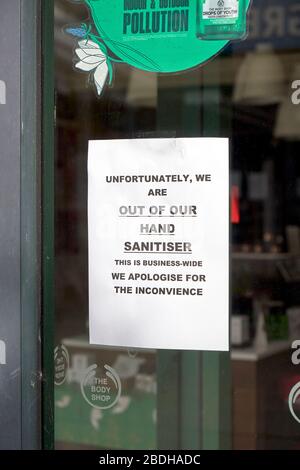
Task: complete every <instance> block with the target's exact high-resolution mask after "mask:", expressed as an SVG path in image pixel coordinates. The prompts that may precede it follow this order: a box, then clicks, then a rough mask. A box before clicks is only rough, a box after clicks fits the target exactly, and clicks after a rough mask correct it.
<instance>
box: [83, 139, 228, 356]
mask: <svg viewBox="0 0 300 470" xmlns="http://www.w3.org/2000/svg"><path fill="white" fill-rule="evenodd" d="M88 175H89V194H88V204H89V210H88V217H89V310H90V342H91V343H92V344H101V345H111V346H121V347H133V348H155V349H191V350H219V351H224V350H228V342H229V325H228V324H229V319H228V306H229V297H228V294H229V287H228V286H229V275H228V274H229V245H228V243H229V151H228V140H227V139H204V138H203V139H200V138H195V139H138V140H113V141H92V142H90V144H89V158H88Z"/></svg>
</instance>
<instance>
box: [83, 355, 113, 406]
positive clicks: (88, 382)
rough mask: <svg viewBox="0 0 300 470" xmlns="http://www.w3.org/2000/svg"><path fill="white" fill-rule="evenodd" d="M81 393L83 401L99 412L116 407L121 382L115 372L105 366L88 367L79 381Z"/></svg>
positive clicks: (94, 365)
mask: <svg viewBox="0 0 300 470" xmlns="http://www.w3.org/2000/svg"><path fill="white" fill-rule="evenodd" d="M81 393H82V395H83V398H84V399H85V401H86V402H87V403H88V404H89V405H90V406H92V407H93V408H97V409H99V410H108V409H109V408H112V407H113V406H114V405H116V404H117V403H118V401H119V399H120V396H121V380H120V377H119V375H118V374H117V372H116V371H115V370H114V369H113V368H112V367H110V366H108V365H107V364H106V365H105V366H104V367H103V368H101V367H99V366H98V365H97V364H93V365H92V366H90V367H88V369H87V370H86V373H85V375H84V377H83V379H82V381H81Z"/></svg>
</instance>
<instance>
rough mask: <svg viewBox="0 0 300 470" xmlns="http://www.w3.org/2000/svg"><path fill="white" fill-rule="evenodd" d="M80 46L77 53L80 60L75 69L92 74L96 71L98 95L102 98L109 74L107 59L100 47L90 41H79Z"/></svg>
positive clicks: (95, 78) (95, 80) (76, 50)
mask: <svg viewBox="0 0 300 470" xmlns="http://www.w3.org/2000/svg"><path fill="white" fill-rule="evenodd" d="M78 46H79V47H78V48H77V49H75V52H76V54H77V56H78V58H79V59H80V60H79V62H77V64H76V65H75V67H76V68H78V69H80V70H83V71H84V72H92V71H93V70H94V82H95V85H96V89H97V93H98V95H99V96H100V95H101V93H102V91H103V88H104V85H105V82H106V80H107V76H108V73H109V71H108V65H107V57H106V55H105V54H104V52H102V50H101V49H100V47H99V45H98V44H97V43H96V42H94V41H91V40H90V39H83V40H82V41H79V42H78Z"/></svg>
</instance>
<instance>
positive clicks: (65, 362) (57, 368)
mask: <svg viewBox="0 0 300 470" xmlns="http://www.w3.org/2000/svg"><path fill="white" fill-rule="evenodd" d="M69 363H70V361H69V353H68V351H67V348H66V347H65V346H63V345H61V346H57V347H56V348H55V349H54V383H55V385H62V384H63V383H64V382H65V380H66V377H67V372H68V369H69Z"/></svg>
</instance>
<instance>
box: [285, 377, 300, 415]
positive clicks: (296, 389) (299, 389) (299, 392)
mask: <svg viewBox="0 0 300 470" xmlns="http://www.w3.org/2000/svg"><path fill="white" fill-rule="evenodd" d="M299 397H300V382H298V383H296V384H295V385H294V386H293V388H292V389H291V391H290V394H289V401H288V402H289V409H290V412H291V414H292V416H293V418H294V419H295V420H296V421H297V422H298V423H300V413H299V404H298V408H297V406H296V404H297V400H298V399H299ZM296 408H297V412H296Z"/></svg>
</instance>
